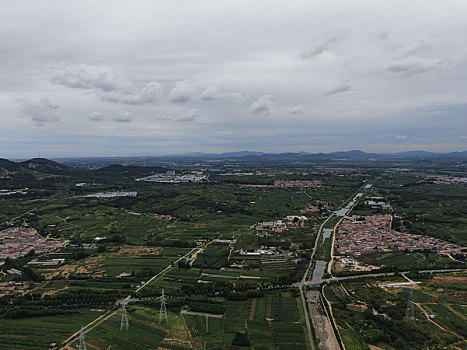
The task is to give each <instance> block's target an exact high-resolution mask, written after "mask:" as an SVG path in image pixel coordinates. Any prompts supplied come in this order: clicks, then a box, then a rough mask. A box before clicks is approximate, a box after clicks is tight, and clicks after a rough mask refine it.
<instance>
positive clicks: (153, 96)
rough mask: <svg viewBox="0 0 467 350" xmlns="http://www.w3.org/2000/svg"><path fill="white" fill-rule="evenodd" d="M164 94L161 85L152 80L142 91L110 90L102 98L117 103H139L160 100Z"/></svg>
mask: <svg viewBox="0 0 467 350" xmlns="http://www.w3.org/2000/svg"><path fill="white" fill-rule="evenodd" d="M163 94H164V93H163V91H162V87H161V85H160V84H159V83H157V82H155V81H152V82H149V83H148V84H146V86H145V87H144V88H143V89H142V90H141V91H140V92H137V93H134V94H131V93H127V94H122V93H115V92H109V93H106V94H104V95H103V96H102V99H103V100H106V101H109V102H115V103H122V104H129V105H139V104H146V103H152V102H154V101H156V100H158V99H159V98H160V97H161V96H162V95H163Z"/></svg>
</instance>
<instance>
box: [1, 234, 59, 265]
mask: <svg viewBox="0 0 467 350" xmlns="http://www.w3.org/2000/svg"><path fill="white" fill-rule="evenodd" d="M62 245H63V242H61V241H56V240H47V239H43V238H42V237H41V236H39V235H38V233H37V232H36V230H34V229H32V228H29V227H13V228H8V229H6V230H3V231H0V259H6V258H10V259H16V258H19V257H22V256H24V255H26V254H28V253H29V252H30V251H31V250H34V252H35V253H36V254H43V253H50V252H53V251H54V250H56V249H57V248H60V247H61V246H62Z"/></svg>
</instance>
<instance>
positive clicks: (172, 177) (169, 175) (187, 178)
mask: <svg viewBox="0 0 467 350" xmlns="http://www.w3.org/2000/svg"><path fill="white" fill-rule="evenodd" d="M207 180H208V176H207V175H204V174H203V172H201V171H193V172H191V174H183V175H176V173H175V171H174V170H169V171H167V172H166V173H160V174H153V175H149V176H146V177H142V178H139V179H136V181H149V182H162V183H186V182H200V181H207Z"/></svg>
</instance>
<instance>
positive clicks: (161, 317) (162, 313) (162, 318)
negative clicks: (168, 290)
mask: <svg viewBox="0 0 467 350" xmlns="http://www.w3.org/2000/svg"><path fill="white" fill-rule="evenodd" d="M163 321H165V322H169V319H168V318H167V308H166V307H165V294H164V289H162V296H161V311H160V313H159V324H161V323H162V322H163Z"/></svg>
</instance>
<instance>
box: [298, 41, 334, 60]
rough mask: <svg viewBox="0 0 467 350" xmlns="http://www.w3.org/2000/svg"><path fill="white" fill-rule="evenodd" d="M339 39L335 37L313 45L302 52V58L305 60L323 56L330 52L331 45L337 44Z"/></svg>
mask: <svg viewBox="0 0 467 350" xmlns="http://www.w3.org/2000/svg"><path fill="white" fill-rule="evenodd" d="M337 40H338V39H337V37H335V36H331V37H328V38H326V39H324V40H323V41H322V42H321V43H318V44H316V45H313V46H312V47H310V48H309V49H308V50H306V51H304V52H302V54H301V57H302V59H304V60H308V59H311V58H314V57H316V56H319V55H321V54H322V53H324V52H326V51H329V49H330V47H331V44H332V43H334V42H336V41H337Z"/></svg>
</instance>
